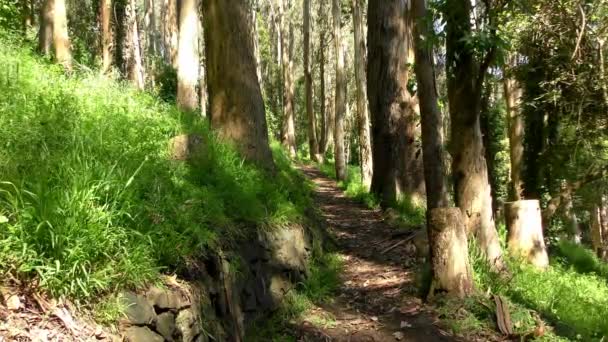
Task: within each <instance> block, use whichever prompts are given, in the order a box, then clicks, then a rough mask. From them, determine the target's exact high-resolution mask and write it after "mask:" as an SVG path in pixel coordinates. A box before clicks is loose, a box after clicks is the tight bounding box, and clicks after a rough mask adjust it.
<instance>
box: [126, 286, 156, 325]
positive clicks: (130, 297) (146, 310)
mask: <svg viewBox="0 0 608 342" xmlns="http://www.w3.org/2000/svg"><path fill="white" fill-rule="evenodd" d="M121 301H122V303H123V305H125V314H126V316H127V319H126V321H125V322H124V323H127V324H129V325H153V324H154V323H155V322H156V313H155V312H154V308H153V307H152V305H150V303H148V301H147V300H146V299H145V298H144V297H143V296H139V295H136V294H134V293H132V292H125V293H123V294H122V296H121Z"/></svg>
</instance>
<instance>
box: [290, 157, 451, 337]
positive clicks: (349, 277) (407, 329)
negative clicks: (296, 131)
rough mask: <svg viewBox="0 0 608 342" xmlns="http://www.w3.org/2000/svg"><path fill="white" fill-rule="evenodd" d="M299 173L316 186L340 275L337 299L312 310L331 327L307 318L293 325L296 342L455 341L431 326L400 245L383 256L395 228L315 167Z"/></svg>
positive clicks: (307, 167)
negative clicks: (337, 255) (341, 267)
mask: <svg viewBox="0 0 608 342" xmlns="http://www.w3.org/2000/svg"><path fill="white" fill-rule="evenodd" d="M300 169H301V170H302V172H304V174H305V175H306V176H307V177H308V178H310V179H311V180H312V181H313V182H314V183H315V184H316V186H317V188H316V191H315V201H316V205H317V207H318V208H319V209H320V211H321V212H322V214H323V216H324V218H325V220H326V221H327V223H328V229H329V230H330V231H331V233H332V234H333V235H334V237H335V238H336V241H337V244H338V249H339V252H340V253H341V255H342V257H343V259H344V271H343V274H342V275H341V278H342V285H341V287H340V288H339V290H338V293H337V297H336V298H335V300H334V301H333V302H332V303H331V304H326V305H321V306H319V307H317V308H316V309H315V310H313V314H314V316H315V317H331V318H332V319H331V320H330V321H331V324H319V321H318V320H315V319H305V320H304V321H303V322H300V323H298V324H296V325H295V326H294V327H293V328H294V330H295V332H296V333H295V334H296V335H297V337H298V338H299V339H298V340H299V341H352V342H355V341H370V342H371V341H374V342H375V341H421V342H422V341H424V342H426V341H429V342H432V341H457V339H455V338H454V337H451V336H450V335H449V334H448V333H446V332H445V331H442V330H441V329H440V328H439V327H437V326H436V325H435V324H434V323H435V321H436V318H434V315H433V314H432V311H431V310H430V309H429V308H427V307H426V306H425V305H424V304H423V303H422V301H421V300H420V299H419V298H417V296H416V286H415V281H414V277H415V269H414V268H413V267H407V266H405V265H407V264H408V262H405V261H406V259H408V257H407V256H406V255H407V253H406V251H404V250H403V248H404V247H399V248H395V249H393V250H391V251H390V252H389V253H382V251H383V250H384V249H385V245H384V244H383V242H385V241H386V239H387V238H388V237H390V235H391V233H392V232H394V229H393V228H391V227H390V226H388V225H387V224H385V223H384V222H383V218H382V214H381V212H380V211H379V210H371V209H369V208H367V207H365V206H363V205H362V204H359V203H357V202H355V201H353V200H351V199H349V198H346V197H345V196H344V195H343V193H342V191H341V190H340V189H339V188H338V187H337V185H336V183H335V182H334V181H333V180H331V179H329V178H327V177H326V176H324V175H323V174H322V173H321V172H320V171H318V170H316V169H314V168H313V167H311V166H301V167H300ZM410 261H411V260H410ZM315 321H316V322H315ZM315 323H316V324H315Z"/></svg>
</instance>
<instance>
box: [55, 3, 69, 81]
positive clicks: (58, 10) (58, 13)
mask: <svg viewBox="0 0 608 342" xmlns="http://www.w3.org/2000/svg"><path fill="white" fill-rule="evenodd" d="M54 1H55V5H54V6H53V7H54V8H53V45H54V46H55V59H56V60H57V63H59V64H61V65H63V66H64V67H65V68H66V69H68V70H69V69H72V49H71V45H70V37H69V35H68V17H67V11H66V7H65V0H54Z"/></svg>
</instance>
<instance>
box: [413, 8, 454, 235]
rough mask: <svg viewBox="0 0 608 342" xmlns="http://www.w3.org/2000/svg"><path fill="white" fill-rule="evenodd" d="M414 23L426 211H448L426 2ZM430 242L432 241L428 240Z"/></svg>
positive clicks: (430, 29)
mask: <svg viewBox="0 0 608 342" xmlns="http://www.w3.org/2000/svg"><path fill="white" fill-rule="evenodd" d="M413 6H414V11H415V18H416V23H415V26H414V37H415V51H416V63H415V64H414V67H415V71H416V81H417V83H418V99H419V100H420V118H421V125H422V149H423V160H424V175H425V183H426V192H427V194H426V201H427V209H428V210H430V209H434V208H441V207H447V206H448V205H449V192H448V186H447V180H446V176H445V172H446V171H445V162H444V158H443V156H444V150H443V119H442V114H441V111H440V110H439V107H438V105H437V85H436V83H435V71H434V68H435V67H434V61H433V53H432V51H433V50H432V47H431V46H430V45H429V44H430V42H429V39H430V35H431V34H432V28H430V27H428V26H427V24H426V21H425V18H426V16H427V10H426V6H425V0H414V5H413ZM431 241H432V240H431Z"/></svg>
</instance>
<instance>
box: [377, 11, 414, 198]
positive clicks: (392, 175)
mask: <svg viewBox="0 0 608 342" xmlns="http://www.w3.org/2000/svg"><path fill="white" fill-rule="evenodd" d="M408 12H409V11H408V10H407V9H406V8H405V7H404V3H403V2H402V1H400V0H388V1H387V0H370V1H369V10H368V32H367V34H368V36H367V37H368V39H367V42H368V58H369V60H368V66H367V77H368V80H367V92H368V96H369V106H370V112H371V118H372V154H373V161H374V170H373V177H372V184H371V191H372V192H373V193H375V194H376V195H377V196H378V198H380V199H381V202H382V205H384V206H388V205H391V204H393V203H395V202H396V201H398V200H400V199H402V198H412V197H415V192H416V189H415V188H416V187H417V186H415V184H416V182H414V181H413V180H415V179H416V178H417V177H416V173H417V172H420V167H419V162H418V161H417V160H416V159H417V158H416V148H415V138H416V137H415V133H416V122H415V114H416V113H415V111H416V108H415V106H416V103H415V101H414V99H413V98H412V96H411V95H410V94H409V92H408V90H407V84H408V80H409V66H408V65H409V63H410V62H411V60H410V58H409V57H410V56H409V55H410V52H411V46H412V40H413V37H412V23H411V19H410V18H409V17H408V16H409V15H410V14H409V13H408Z"/></svg>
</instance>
